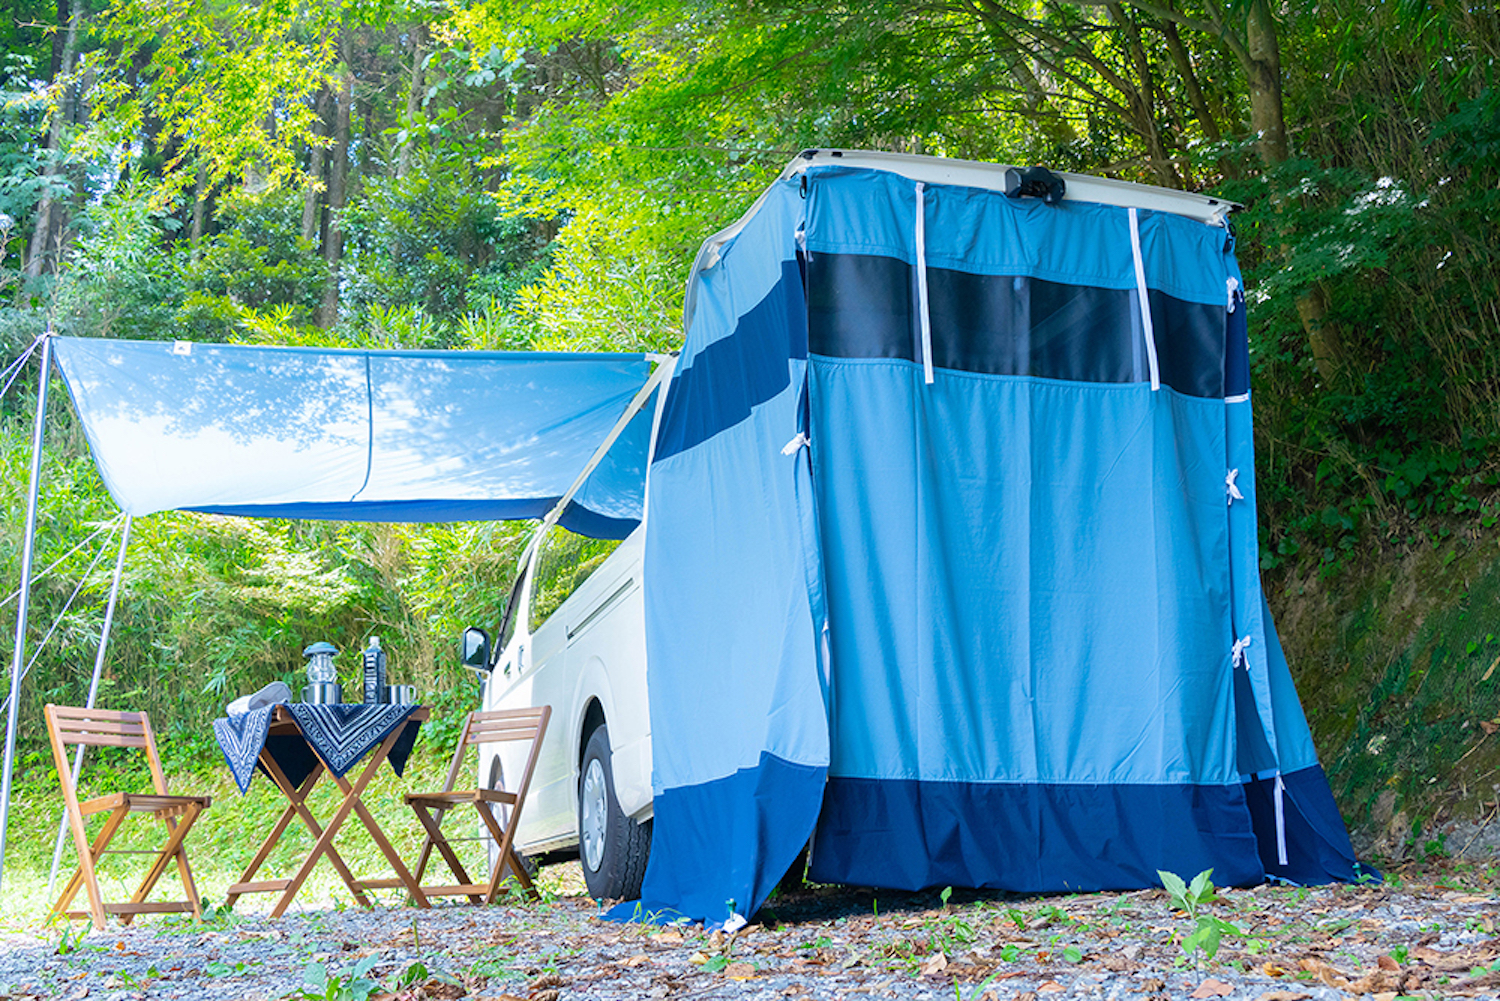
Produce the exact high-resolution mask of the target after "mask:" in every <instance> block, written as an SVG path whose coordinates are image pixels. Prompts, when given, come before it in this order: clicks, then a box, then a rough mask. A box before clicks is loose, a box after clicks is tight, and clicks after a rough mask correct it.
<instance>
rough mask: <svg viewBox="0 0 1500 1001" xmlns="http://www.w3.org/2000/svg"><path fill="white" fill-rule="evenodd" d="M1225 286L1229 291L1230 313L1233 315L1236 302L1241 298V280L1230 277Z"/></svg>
mask: <svg viewBox="0 0 1500 1001" xmlns="http://www.w3.org/2000/svg"><path fill="white" fill-rule="evenodd" d="M1224 284H1225V286H1226V287H1227V288H1228V290H1229V312H1231V313H1233V312H1234V305H1235V301H1236V300H1237V299H1238V298H1239V292H1240V280H1239V279H1238V278H1234V277H1230V278H1229V279H1228V280H1227V281H1226V282H1225V283H1224Z"/></svg>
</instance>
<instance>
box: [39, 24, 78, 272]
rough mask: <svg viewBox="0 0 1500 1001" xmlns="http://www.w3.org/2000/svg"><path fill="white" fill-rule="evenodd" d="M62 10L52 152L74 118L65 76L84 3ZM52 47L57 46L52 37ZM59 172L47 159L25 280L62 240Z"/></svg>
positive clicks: (50, 134)
mask: <svg viewBox="0 0 1500 1001" xmlns="http://www.w3.org/2000/svg"><path fill="white" fill-rule="evenodd" d="M64 11H68V12H69V13H68V32H67V37H66V40H65V41H64V42H63V47H62V52H61V53H60V54H59V55H58V57H57V58H56V60H55V61H56V63H57V67H58V68H57V72H56V73H55V74H54V75H53V77H52V84H53V86H55V87H58V96H57V107H56V108H54V109H53V111H52V123H51V126H50V127H49V128H48V129H47V146H46V148H47V150H48V151H49V152H51V153H53V154H54V155H55V154H56V153H57V152H58V151H60V150H61V149H62V133H63V126H64V125H65V124H67V123H68V122H70V121H71V120H72V118H73V108H72V104H73V94H72V86H71V85H70V84H68V83H67V76H68V74H69V73H70V72H72V69H73V59H74V56H75V54H76V53H77V51H78V22H79V21H80V20H82V19H83V5H82V4H80V5H79V6H77V7H71V8H70V6H69V3H68V0H58V4H57V12H58V15H59V16H61V15H62V14H63V12H64ZM53 48H54V49H56V39H55V36H54V41H53ZM61 173H62V168H61V167H60V166H58V164H57V163H55V162H50V161H49V162H48V163H47V165H46V166H44V167H43V168H42V178H43V179H44V181H45V182H46V183H45V185H44V187H43V189H42V200H41V202H40V203H39V204H38V205H37V209H36V226H35V227H34V228H33V230H32V233H31V246H30V248H29V250H28V253H27V256H26V277H27V278H28V279H34V278H40V277H41V275H42V272H43V271H44V270H46V267H47V265H48V263H49V262H50V263H51V264H52V266H53V267H54V268H55V267H56V265H57V251H58V249H59V248H58V246H57V244H58V243H59V242H60V239H61V234H62V227H63V217H64V215H65V213H64V210H63V208H62V207H61V206H60V205H58V203H57V199H56V198H54V197H53V190H54V189H55V188H56V187H57V183H56V178H57V176H58V175H59V174H61Z"/></svg>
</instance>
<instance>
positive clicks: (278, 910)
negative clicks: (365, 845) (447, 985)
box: [271, 723, 431, 918]
mask: <svg viewBox="0 0 1500 1001" xmlns="http://www.w3.org/2000/svg"><path fill="white" fill-rule="evenodd" d="M407 725H408V724H407V723H403V724H402V725H401V726H398V727H396V729H395V730H393V731H391V733H390V735H389V736H388V737H386V738H385V740H384V741H383V742H382V743H381V745H380V747H378V748H377V749H376V751H375V753H374V754H373V755H372V756H371V758H370V760H369V761H368V762H367V763H366V764H365V767H364V770H363V771H361V772H360V773H359V778H358V779H356V780H355V782H354V784H353V785H350V784H349V782H348V781H347V780H346V779H343V778H341V777H339V776H334V781H335V782H337V783H338V786H339V788H340V789H341V790H342V791H343V793H344V800H343V802H341V803H340V804H339V807H338V809H337V810H335V811H334V814H333V816H332V817H330V818H329V820H328V826H327V827H325V828H324V829H323V833H322V834H321V835H319V837H318V840H317V842H316V843H315V844H314V845H313V847H312V851H310V852H308V853H307V858H306V859H305V860H304V861H303V863H302V865H301V866H299V867H298V869H297V872H296V873H295V874H294V875H293V876H292V879H291V882H290V883H289V884H288V885H287V887H286V889H285V890H283V891H282V894H281V899H280V900H278V901H277V902H276V906H275V907H274V908H272V910H271V917H273V918H279V917H281V916H282V915H283V914H285V913H286V909H287V908H288V907H290V906H291V903H292V900H293V899H294V898H295V897H296V896H297V891H298V890H300V889H302V884H303V883H305V882H307V877H308V875H309V874H311V872H312V869H313V866H314V865H316V864H317V861H318V859H319V858H320V857H322V856H323V855H324V854H328V855H329V858H330V861H331V860H332V858H333V857H334V848H333V839H334V836H335V835H337V834H338V832H339V829H340V828H341V827H343V826H344V821H346V820H348V819H349V814H350V813H353V812H354V811H356V810H358V811H360V819H361V820H362V821H363V822H364V824H365V826H366V828H368V829H369V830H370V833H371V835H372V836H375V835H376V832H378V831H379V830H380V828H379V825H377V824H376V823H375V818H374V816H373V815H371V814H370V813H369V811H368V810H366V809H365V808H364V804H363V803H362V802H360V797H361V796H363V795H364V792H365V788H366V787H367V786H368V785H369V784H370V781H371V779H373V778H374V777H375V772H376V771H377V770H378V769H379V767H380V765H381V764H382V763H383V762H384V761H385V759H386V756H387V755H389V754H390V753H391V748H392V747H394V746H396V740H397V739H398V738H399V737H400V736H401V733H402V731H403V730H405V729H406V727H407ZM309 746H311V745H309ZM313 753H314V754H316V753H317V750H316V748H314V750H313ZM319 761H320V762H321V761H322V758H321V756H320V757H319ZM324 766H325V767H326V762H325V763H324ZM330 774H332V772H331V770H330ZM375 840H376V843H377V844H379V845H380V846H381V851H382V852H384V853H385V855H386V858H387V859H389V860H391V861H392V863H393V865H394V866H395V868H396V875H397V876H398V877H399V878H400V879H401V881H402V883H403V885H405V886H406V887H407V889H408V891H410V892H411V893H412V897H413V899H415V900H416V901H417V904H418V906H419V907H428V906H431V905H430V904H429V902H428V900H427V896H426V894H424V893H423V892H422V888H421V887H420V886H417V885H416V883H415V881H414V880H413V879H412V878H411V873H410V872H409V871H408V870H407V868H406V866H405V865H404V864H403V863H402V862H401V860H400V858H399V856H397V855H396V853H395V849H394V848H392V847H391V845H390V842H389V841H386V840H385V836H384V835H383V834H382V835H379V836H377V837H376V839H375ZM345 882H346V883H349V884H350V888H351V889H354V882H353V881H352V877H350V878H346V879H345ZM355 893H356V894H359V891H358V890H355ZM361 896H362V894H361ZM361 903H363V904H364V906H366V907H369V906H370V904H368V903H365V901H364V900H361Z"/></svg>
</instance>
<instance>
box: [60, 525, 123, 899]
mask: <svg viewBox="0 0 1500 1001" xmlns="http://www.w3.org/2000/svg"><path fill="white" fill-rule="evenodd" d="M129 545H130V515H128V514H127V515H125V527H124V529H123V530H122V531H121V534H120V553H119V555H118V556H116V557H115V576H114V580H113V581H112V582H111V583H110V585H109V602H108V603H107V604H106V605H105V606H104V625H103V626H102V627H101V628H100V630H99V652H98V653H97V654H95V655H94V676H93V677H92V678H90V679H89V697H88V701H87V702H85V703H84V708H86V709H92V708H94V700H95V699H97V698H98V697H99V679H100V678H101V677H103V675H104V654H105V651H106V650H108V649H109V630H110V627H111V626H112V625H114V621H115V603H116V602H117V601H119V598H120V579H121V577H122V576H124V573H125V550H126V548H127V547H128V546H129ZM82 767H83V745H82V744H79V745H78V748H77V750H76V751H75V752H74V753H73V774H74V775H77V774H78V770H79V769H80V768H82ZM67 833H68V812H67V810H63V811H61V812H60V813H59V814H58V817H57V841H56V843H55V844H54V845H53V846H52V869H51V871H50V872H49V873H48V874H47V899H48V900H51V899H52V891H53V890H54V889H56V887H57V867H58V866H59V865H61V864H62V850H63V840H64V838H66V837H67Z"/></svg>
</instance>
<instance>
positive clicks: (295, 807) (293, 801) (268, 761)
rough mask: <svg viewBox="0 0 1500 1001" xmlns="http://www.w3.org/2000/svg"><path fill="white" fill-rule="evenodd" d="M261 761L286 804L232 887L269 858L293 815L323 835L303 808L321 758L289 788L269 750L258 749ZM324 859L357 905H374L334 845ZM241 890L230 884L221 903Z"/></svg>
mask: <svg viewBox="0 0 1500 1001" xmlns="http://www.w3.org/2000/svg"><path fill="white" fill-rule="evenodd" d="M261 764H262V765H264V766H265V768H266V771H267V773H268V774H270V776H271V781H272V782H274V783H275V784H276V787H277V788H278V789H280V790H281V792H282V795H284V796H285V797H286V798H287V806H286V809H285V810H283V811H282V813H281V817H280V819H278V820H277V822H276V826H275V827H273V828H272V829H271V833H270V834H269V835H267V837H266V840H265V842H264V843H263V844H262V845H261V846H260V851H259V852H257V853H256V855H255V858H253V859H252V860H251V861H250V864H249V865H248V866H247V867H246V868H245V871H244V873H243V874H241V876H240V878H239V881H238V882H237V883H236V884H235V886H244V885H246V884H248V883H249V882H250V880H251V878H252V877H253V876H254V875H255V873H256V870H258V869H259V868H260V867H261V865H262V864H264V863H265V861H266V859H267V858H269V857H270V855H271V851H272V850H273V849H274V848H275V847H276V844H277V842H279V841H280V840H281V836H282V835H283V834H284V833H285V832H286V829H287V827H288V826H289V825H290V824H291V822H292V818H293V817H298V818H300V819H301V820H302V823H303V825H304V826H305V827H306V828H307V829H308V831H310V832H311V833H312V836H313V838H314V839H317V838H320V837H322V835H323V828H322V826H321V825H319V823H318V820H317V818H316V817H314V816H313V814H312V811H311V810H309V809H308V807H307V797H308V796H309V795H310V794H311V793H312V790H313V787H314V786H315V785H317V784H318V780H319V779H320V778H322V777H323V772H324V764H323V762H322V760H321V759H320V760H319V761H318V763H317V764H316V765H315V766H313V770H312V772H311V773H310V774H309V775H308V776H307V778H305V779H303V780H302V785H301V786H297V787H293V785H292V782H291V780H290V779H289V778H287V776H286V773H285V772H283V771H282V770H281V766H280V765H278V764H277V763H276V759H275V758H273V757H271V754H270V752H268V751H262V752H261ZM328 861H329V864H331V865H332V866H333V868H334V869H335V870H336V871H337V872H338V874H339V878H341V879H342V880H343V881H344V885H345V886H347V887H349V891H350V892H351V893H353V894H354V899H355V900H356V901H357V902H358V903H359V905H360V906H361V907H373V906H374V904H373V903H372V902H371V901H370V898H369V897H367V896H365V893H364V891H363V890H361V889H360V888H359V884H358V881H357V880H356V879H355V878H354V873H353V871H352V870H350V868H349V866H348V864H347V863H346V862H345V861H344V858H343V856H342V855H340V854H339V853H338V849H337V848H333V847H331V846H330V848H329V849H328ZM262 889H266V888H262ZM244 892H245V891H243V890H241V891H235V889H234V887H231V888H230V893H229V896H228V897H227V898H226V899H225V901H224V906H226V907H232V906H233V905H234V902H235V901H236V900H238V899H239V898H240V896H242V895H243V893H244ZM278 916H279V915H278Z"/></svg>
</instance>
